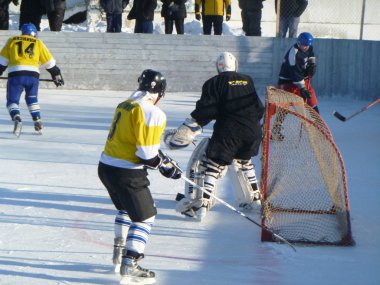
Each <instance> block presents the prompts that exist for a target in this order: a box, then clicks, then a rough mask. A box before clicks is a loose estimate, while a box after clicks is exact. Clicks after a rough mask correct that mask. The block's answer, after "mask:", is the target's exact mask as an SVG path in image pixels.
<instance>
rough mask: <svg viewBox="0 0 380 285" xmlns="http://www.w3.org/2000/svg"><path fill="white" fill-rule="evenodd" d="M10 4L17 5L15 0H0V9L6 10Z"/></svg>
mask: <svg viewBox="0 0 380 285" xmlns="http://www.w3.org/2000/svg"><path fill="white" fill-rule="evenodd" d="M11 2H13V4H15V5H18V2H17V1H16V0H0V9H3V10H5V9H6V10H8V8H9V4H11Z"/></svg>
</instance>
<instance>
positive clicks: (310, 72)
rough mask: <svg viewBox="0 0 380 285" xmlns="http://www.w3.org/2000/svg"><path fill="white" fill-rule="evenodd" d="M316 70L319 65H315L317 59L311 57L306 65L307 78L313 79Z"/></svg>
mask: <svg viewBox="0 0 380 285" xmlns="http://www.w3.org/2000/svg"><path fill="white" fill-rule="evenodd" d="M316 70H317V65H316V63H315V57H310V58H309V59H308V61H307V64H306V76H307V77H310V78H311V77H313V76H314V74H315V71H316Z"/></svg>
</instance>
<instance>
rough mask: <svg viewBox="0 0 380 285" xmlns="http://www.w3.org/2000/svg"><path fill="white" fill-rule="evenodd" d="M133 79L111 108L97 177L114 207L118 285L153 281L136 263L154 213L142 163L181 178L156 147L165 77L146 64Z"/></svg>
mask: <svg viewBox="0 0 380 285" xmlns="http://www.w3.org/2000/svg"><path fill="white" fill-rule="evenodd" d="M138 82H139V88H138V90H137V91H135V92H133V93H132V94H131V96H130V97H129V99H128V100H126V101H124V102H122V103H120V104H119V105H118V106H117V108H116V111H115V115H114V119H113V122H112V124H111V127H110V130H109V134H108V138H107V142H106V144H105V147H104V151H103V153H102V154H101V157H100V162H99V166H98V175H99V178H100V180H101V181H102V183H103V185H104V186H105V187H106V188H107V191H108V193H109V195H110V197H111V200H112V202H113V204H114V205H115V207H116V209H117V210H118V213H117V215H116V219H115V240H114V256H113V262H114V264H115V266H116V268H115V271H116V272H117V271H119V270H120V274H121V276H122V281H121V282H122V284H124V282H128V281H129V280H131V279H133V280H140V281H142V282H147V283H142V284H154V283H150V282H155V278H154V277H155V274H154V272H152V271H150V270H147V269H143V268H141V267H140V266H139V265H137V261H138V260H139V259H141V258H143V257H144V249H145V245H146V243H147V241H148V238H149V234H150V230H151V227H152V224H153V222H154V219H155V216H156V214H157V210H156V207H155V205H154V201H153V198H152V195H151V192H150V190H149V188H148V186H149V184H150V183H149V180H148V178H147V168H148V169H159V171H160V172H161V174H162V175H164V176H165V177H168V178H172V179H178V178H180V177H181V173H180V171H179V170H178V169H177V168H176V167H175V165H176V163H175V162H174V161H172V160H171V159H170V158H169V157H167V156H165V155H164V154H163V153H162V152H160V140H161V136H162V133H163V131H164V128H165V126H166V115H165V113H164V112H163V111H162V110H161V109H159V108H158V107H157V106H156V104H157V102H158V101H159V100H160V99H161V98H162V97H163V96H164V94H165V89H166V79H165V78H164V77H163V75H162V74H161V73H160V72H157V71H154V70H151V69H147V70H144V71H143V72H142V74H141V76H140V77H139V79H138ZM123 280H124V281H123ZM125 284H129V283H125Z"/></svg>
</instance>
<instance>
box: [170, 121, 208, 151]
mask: <svg viewBox="0 0 380 285" xmlns="http://www.w3.org/2000/svg"><path fill="white" fill-rule="evenodd" d="M201 133H202V127H201V126H200V125H198V123H197V121H196V120H194V119H193V118H187V119H186V120H185V122H183V124H182V125H181V126H180V127H179V128H178V129H177V131H176V132H175V133H174V135H173V136H172V137H171V139H170V140H169V144H168V147H169V148H171V149H178V148H184V147H187V146H188V145H189V144H190V143H192V142H193V140H194V139H195V137H196V136H197V135H199V134H201Z"/></svg>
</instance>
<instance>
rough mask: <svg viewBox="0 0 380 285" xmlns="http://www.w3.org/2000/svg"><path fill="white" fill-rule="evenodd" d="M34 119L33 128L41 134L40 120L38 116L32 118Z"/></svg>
mask: <svg viewBox="0 0 380 285" xmlns="http://www.w3.org/2000/svg"><path fill="white" fill-rule="evenodd" d="M33 121H34V130H35V131H36V132H37V133H38V134H39V135H42V122H41V119H40V118H33Z"/></svg>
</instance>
